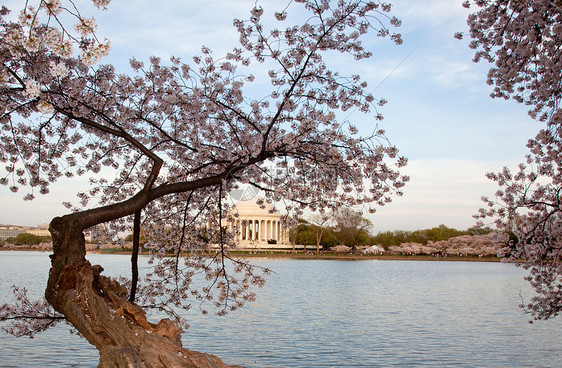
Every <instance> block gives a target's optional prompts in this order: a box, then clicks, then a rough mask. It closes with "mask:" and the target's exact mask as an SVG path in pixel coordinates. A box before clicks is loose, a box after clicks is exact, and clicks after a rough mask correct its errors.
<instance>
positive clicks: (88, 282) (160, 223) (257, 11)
mask: <svg viewBox="0 0 562 368" xmlns="http://www.w3.org/2000/svg"><path fill="white" fill-rule="evenodd" d="M92 2H93V3H94V5H96V6H97V7H99V8H105V7H106V6H108V4H109V0H92ZM32 3H35V6H32ZM77 5H78V4H77V2H75V1H72V0H66V1H64V0H36V1H35V2H33V1H26V2H24V4H23V6H24V9H23V10H21V11H20V13H19V17H18V18H17V20H9V17H8V16H9V15H10V14H9V10H8V9H6V8H5V7H2V9H1V10H0V15H1V16H2V18H1V20H0V39H1V42H0V58H1V60H0V101H1V102H0V124H1V129H0V162H1V163H2V164H3V165H2V170H3V171H2V173H1V176H0V183H1V184H3V185H6V186H9V187H10V189H11V190H12V191H13V192H19V191H21V190H25V191H26V193H25V194H24V199H25V200H32V199H33V198H34V196H36V195H37V194H46V193H48V192H49V185H50V184H51V183H53V182H56V181H58V180H64V179H67V178H73V177H75V176H80V175H87V176H88V177H89V178H90V183H91V187H90V188H89V189H85V188H82V191H81V192H80V193H79V194H78V195H79V199H80V206H79V207H72V205H70V204H68V206H69V208H71V207H72V209H73V210H72V211H71V212H70V213H69V214H67V215H64V216H61V217H56V218H55V219H53V220H52V221H51V223H50V227H49V229H50V231H51V234H52V237H53V248H54V250H53V254H52V256H51V260H52V268H51V270H50V274H49V281H48V285H47V289H46V292H45V296H46V300H47V302H48V304H45V303H40V302H39V303H37V305H36V307H32V308H31V309H30V310H25V311H23V310H22V308H23V306H24V305H26V306H29V304H28V303H27V302H26V296H25V290H22V289H17V290H16V293H17V295H18V300H19V302H18V303H19V304H16V305H15V306H10V305H4V306H2V307H1V309H0V319H2V320H12V321H14V324H13V325H12V330H11V331H12V332H13V333H15V334H29V335H31V334H33V333H34V332H36V331H38V330H42V329H44V328H46V327H48V326H50V325H52V324H53V323H54V322H56V321H58V320H60V319H65V320H66V321H68V322H69V323H70V324H72V325H73V326H74V327H75V328H76V329H77V330H78V331H79V332H80V334H81V335H82V336H84V337H85V338H86V339H87V340H88V341H89V342H90V343H91V344H93V345H95V346H96V347H97V349H98V350H99V352H100V367H109V366H111V367H114V366H119V367H125V366H127V367H129V366H135V367H141V366H142V367H144V366H146V367H149V366H150V367H156V366H166V367H178V366H182V367H191V366H193V367H222V366H224V364H223V363H222V362H221V361H220V360H219V359H218V358H216V357H213V356H210V355H206V354H201V353H196V352H192V351H189V350H187V349H184V348H182V346H181V341H180V339H181V332H182V327H185V321H184V320H183V319H182V318H181V317H180V315H179V314H178V312H177V311H178V310H181V309H189V308H190V306H191V303H197V304H198V305H200V307H201V309H202V310H203V311H204V312H206V308H207V307H205V306H206V305H211V306H213V305H214V306H216V307H217V308H218V309H217V311H218V312H217V313H218V314H224V313H226V312H227V311H231V310H234V309H236V308H239V307H241V306H242V305H244V303H245V302H247V301H251V300H253V299H254V298H255V296H254V293H253V291H252V289H251V287H252V286H256V285H257V286H261V285H262V284H263V283H264V278H263V272H266V273H267V270H260V269H256V268H255V267H252V266H251V265H249V264H247V263H245V262H243V261H242V260H239V259H231V258H229V257H228V254H227V252H226V250H227V249H228V247H230V246H232V244H233V238H234V235H235V234H233V233H229V232H228V231H226V229H227V228H228V226H225V224H228V223H229V222H234V221H235V220H236V218H235V214H233V213H232V212H231V211H230V210H231V207H232V204H231V203H230V202H229V201H228V193H229V192H230V191H232V190H234V189H236V188H237V185H240V184H244V185H250V186H252V187H255V188H257V189H259V190H261V191H262V192H263V193H264V195H265V199H264V201H267V202H270V203H276V202H278V201H280V200H284V201H285V203H287V205H286V210H287V211H288V212H289V213H292V214H294V215H299V214H302V211H304V210H305V209H309V210H312V211H316V210H320V209H330V208H336V207H338V206H342V205H352V206H362V207H364V208H365V209H369V210H371V211H374V207H375V206H376V205H378V204H381V205H382V204H384V203H386V202H388V201H390V197H391V196H392V195H394V194H397V195H400V194H401V188H402V187H403V186H404V184H405V182H407V181H408V177H407V176H402V175H400V174H399V172H398V168H399V167H401V166H403V165H405V164H406V159H405V158H402V157H399V156H398V152H397V149H396V148H395V147H394V146H392V145H390V144H389V143H388V141H387V140H386V138H385V137H384V132H383V131H381V130H378V129H377V128H376V127H375V125H373V132H372V134H370V135H367V136H360V135H359V134H358V129H357V128H356V127H355V126H354V125H352V124H351V123H350V122H349V121H342V120H341V119H340V117H339V114H338V112H341V111H347V110H350V109H352V108H353V109H358V110H360V111H361V112H364V113H372V114H374V116H375V118H374V119H381V118H382V117H381V115H380V113H379V112H378V110H377V109H378V106H380V105H383V104H384V102H385V101H384V100H383V99H377V98H375V97H374V96H373V95H371V94H370V93H369V92H368V90H367V83H366V82H364V81H363V80H361V78H360V77H359V76H357V75H352V76H345V75H341V74H340V73H338V72H337V71H335V70H332V69H331V68H330V66H329V63H328V62H326V55H330V54H333V53H341V54H344V55H348V56H349V57H350V58H351V59H354V60H362V59H367V58H369V57H371V53H370V52H369V51H367V50H365V49H364V47H363V45H362V43H361V39H362V38H364V37H365V36H366V35H367V34H368V32H370V31H371V32H372V31H374V32H376V35H377V36H380V37H389V38H391V39H392V40H393V41H394V42H396V43H397V44H399V43H401V39H400V35H399V34H395V33H393V32H392V31H391V30H390V28H392V27H394V26H398V25H399V21H398V20H397V19H396V18H394V17H392V16H390V15H389V11H390V10H391V6H390V5H389V4H386V3H381V2H378V1H377V2H371V1H363V0H350V1H337V2H336V1H329V0H295V1H292V2H290V4H289V5H288V6H287V7H286V8H284V9H281V10H280V11H278V12H276V13H274V15H275V19H276V21H275V22H277V23H276V24H273V25H272V26H271V27H269V26H268V25H266V24H263V23H262V21H261V18H262V16H263V14H264V12H265V10H264V9H263V8H262V7H260V6H259V5H256V6H255V7H254V8H253V9H252V10H251V14H250V19H249V20H245V21H242V20H235V21H234V26H235V29H236V30H237V32H238V33H239V36H240V44H239V45H238V46H237V47H235V48H233V49H232V51H231V52H228V53H227V54H226V55H224V56H222V57H215V56H214V55H213V52H212V51H211V50H210V49H209V48H207V47H203V48H202V49H201V54H200V55H197V56H195V57H193V59H192V62H191V64H188V63H185V62H183V61H182V60H181V59H180V58H179V57H173V58H171V60H170V61H169V62H163V61H162V60H161V59H159V58H156V57H152V58H151V59H150V60H149V61H148V62H143V61H139V60H136V59H131V62H130V65H131V67H132V70H133V72H132V73H130V74H119V73H117V72H116V70H115V68H114V67H113V66H112V65H104V64H100V60H101V59H102V58H103V56H104V55H106V54H107V53H108V52H109V48H110V44H109V41H107V40H101V39H100V38H99V37H98V35H97V34H96V24H95V20H94V19H93V18H86V17H85V16H84V15H82V14H81V13H80V11H79V10H78V7H77ZM12 10H15V11H18V9H12ZM291 12H294V13H297V14H299V15H300V14H303V13H306V14H307V15H306V16H305V17H304V19H306V21H305V22H304V23H302V24H291V23H290V19H291V18H290V17H289V15H290V14H291ZM71 18H72V19H75V20H76V22H77V23H76V25H75V26H74V28H72V27H70V26H69V23H68V20H69V19H71ZM284 23H287V24H286V25H285V26H284V28H282V29H280V28H276V27H278V26H282V25H283V24H284ZM252 70H256V71H259V70H265V71H266V72H265V73H263V75H258V76H254V75H253V74H252V73H251V72H252ZM267 71H268V72H267ZM263 85H269V92H267V93H265V94H264V95H263V96H260V97H256V96H257V95H258V94H259V93H261V92H262V91H263ZM253 86H254V87H255V86H257V87H256V88H252V87H253ZM111 177H113V179H110V178H111ZM101 224H103V226H100V225H101ZM87 229H90V230H93V231H102V230H104V231H106V232H108V231H110V232H112V234H115V233H117V232H131V231H132V232H133V234H134V236H133V238H134V249H133V255H132V260H131V269H132V275H131V280H119V281H118V280H114V279H111V278H108V277H106V276H103V275H102V271H103V269H102V267H101V266H96V265H91V264H90V263H89V262H88V261H87V260H86V259H85V242H84V235H83V232H84V231H85V230H87ZM141 229H142V231H143V238H144V240H146V244H145V247H148V248H149V249H150V252H151V255H152V260H151V264H152V271H151V272H150V273H149V274H148V275H146V277H145V278H142V280H140V278H139V275H138V266H137V255H138V244H139V237H140V231H141ZM105 236H111V234H110V235H107V234H105ZM228 262H230V265H229V264H228ZM199 274H202V275H203V276H204V278H205V279H206V280H207V282H208V285H207V286H205V287H203V288H202V289H196V288H194V287H192V280H193V279H194V278H195V277H196V276H197V275H199ZM51 307H52V308H53V309H50V308H51ZM28 309H29V308H28ZM149 309H156V310H158V311H162V312H166V313H168V314H169V315H170V317H171V319H169V318H167V319H162V320H161V321H160V322H158V323H157V324H155V323H151V322H149V321H148V320H147V317H146V311H147V310H149ZM24 316H25V317H33V321H34V322H33V323H28V322H27V320H25V319H23V320H22V319H21V318H23V317H24ZM38 321H39V322H38ZM41 321H43V322H41Z"/></svg>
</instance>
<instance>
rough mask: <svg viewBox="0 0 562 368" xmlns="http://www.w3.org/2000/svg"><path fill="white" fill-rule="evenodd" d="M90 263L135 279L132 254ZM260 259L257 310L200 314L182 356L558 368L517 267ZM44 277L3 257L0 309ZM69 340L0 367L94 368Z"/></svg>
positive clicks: (64, 337)
mask: <svg viewBox="0 0 562 368" xmlns="http://www.w3.org/2000/svg"><path fill="white" fill-rule="evenodd" d="M88 257H89V259H90V260H91V261H92V263H95V264H101V265H102V266H104V268H105V269H106V272H107V273H110V274H116V273H119V272H124V273H127V272H128V271H127V270H128V268H127V267H128V261H129V257H128V256H117V255H94V256H88ZM252 261H253V262H254V263H256V264H259V265H261V266H265V267H269V268H271V269H272V270H273V271H274V272H275V274H273V275H270V276H269V277H268V283H267V284H266V286H265V287H264V288H263V289H260V290H258V298H257V301H256V302H254V303H251V304H249V305H247V306H246V307H244V308H242V309H240V310H237V311H235V312H232V313H230V314H228V315H227V316H226V317H217V316H214V315H212V314H209V315H206V316H204V315H201V314H200V313H199V308H198V307H194V308H193V309H192V311H190V312H189V313H188V314H187V318H188V319H189V320H190V323H191V328H190V329H189V330H187V331H186V332H185V334H184V335H183V343H184V346H185V347H187V348H189V349H193V350H198V351H204V352H208V353H212V354H216V355H218V356H219V357H221V358H222V359H223V360H224V361H225V362H226V363H227V364H239V365H243V366H245V367H248V368H250V367H553V368H554V367H562V318H560V317H559V318H557V319H554V320H551V321H546V322H537V323H535V324H532V325H530V324H529V323H528V319H529V316H527V315H524V314H523V313H522V312H521V310H520V309H519V308H518V304H519V303H520V302H521V298H523V299H525V300H527V299H529V298H530V297H531V296H532V293H531V290H530V288H529V286H528V285H527V283H526V282H525V281H524V280H523V276H524V275H525V271H524V270H522V269H520V268H516V267H515V266H513V265H510V264H503V263H472V262H421V261H377V260H364V261H328V260H288V259H268V258H258V259H252ZM142 262H144V264H145V265H146V258H144V259H143V260H142ZM142 262H141V263H142ZM48 268H49V259H48V254H47V253H38V252H28V253H26V252H0V304H1V303H4V302H8V301H12V300H13V297H12V296H11V291H10V289H11V285H12V284H14V283H17V284H18V285H20V286H26V287H27V288H28V289H29V293H30V294H32V295H42V293H43V288H44V285H45V282H46V277H47V272H48ZM69 330H70V327H69V326H68V325H65V324H60V325H58V326H57V327H56V328H54V329H51V330H50V331H48V332H45V333H43V334H40V335H38V336H37V337H36V338H35V339H32V340H30V339H28V338H14V337H11V336H7V335H5V334H1V335H0V367H2V368H7V367H96V366H97V362H98V354H97V351H96V350H95V348H93V347H92V346H90V345H89V344H88V343H87V342H85V340H83V339H81V338H80V337H78V336H76V335H72V334H70V333H69Z"/></svg>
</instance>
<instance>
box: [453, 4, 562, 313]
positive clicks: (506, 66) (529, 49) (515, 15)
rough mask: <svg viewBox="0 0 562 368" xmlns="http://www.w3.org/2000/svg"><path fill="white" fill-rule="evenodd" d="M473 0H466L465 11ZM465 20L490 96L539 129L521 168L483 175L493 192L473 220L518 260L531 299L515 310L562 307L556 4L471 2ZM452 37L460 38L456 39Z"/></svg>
mask: <svg viewBox="0 0 562 368" xmlns="http://www.w3.org/2000/svg"><path fill="white" fill-rule="evenodd" d="M471 3H472V2H469V1H466V2H465V3H464V6H465V7H470V6H471ZM473 3H474V4H475V5H476V6H478V11H476V12H475V13H473V14H471V15H470V16H469V18H468V24H469V27H470V37H471V38H472V42H471V43H470V47H472V48H473V49H475V50H476V53H475V58H474V60H475V61H479V60H486V61H488V62H490V63H492V64H493V66H492V67H491V68H490V70H489V72H488V84H490V85H493V86H494V89H493V92H492V94H491V96H492V97H500V98H505V99H509V98H513V99H514V100H516V101H517V102H520V103H523V104H525V105H528V106H529V107H530V111H529V114H530V115H531V116H532V117H533V118H536V119H537V120H539V121H541V122H543V123H544V124H545V126H544V127H543V128H542V129H541V130H540V131H539V133H538V134H537V136H536V137H535V138H533V139H531V140H529V143H528V145H527V146H528V147H529V150H530V153H529V154H528V155H527V158H526V163H523V164H520V165H519V168H518V169H517V170H516V171H515V172H512V171H511V170H509V169H508V168H504V169H503V171H502V172H499V173H489V174H488V177H489V178H490V179H491V180H493V181H496V182H497V184H498V186H499V187H500V189H499V190H498V192H497V193H496V195H495V199H489V198H484V199H483V200H484V202H485V203H486V204H487V206H486V208H484V209H482V210H481V211H480V214H479V216H478V217H479V218H481V219H485V218H493V219H495V224H496V226H497V228H498V229H500V230H504V231H506V232H507V233H509V232H512V233H513V234H514V235H515V237H516V239H517V240H515V241H513V240H510V239H509V237H508V236H507V235H505V237H504V238H503V239H502V240H501V241H502V242H504V243H505V245H506V247H505V254H506V256H508V257H510V258H511V259H513V260H517V259H524V261H525V263H524V267H526V268H528V269H529V270H530V274H529V276H528V277H527V278H528V280H529V281H530V283H531V285H532V286H533V287H534V289H535V291H536V295H535V296H534V297H533V298H532V299H531V300H530V301H529V302H528V303H526V304H525V305H522V307H523V308H525V309H526V310H527V311H528V312H530V313H531V314H532V316H533V319H548V318H552V317H555V316H557V315H558V314H559V313H560V311H561V310H562V111H561V110H560V102H561V97H562V73H561V70H562V48H561V47H560V46H561V45H562V2H561V1H559V0H523V1H516V0H487V1H485V0H478V1H474V2H473ZM457 36H458V37H459V38H461V37H462V35H461V34H458V35H457Z"/></svg>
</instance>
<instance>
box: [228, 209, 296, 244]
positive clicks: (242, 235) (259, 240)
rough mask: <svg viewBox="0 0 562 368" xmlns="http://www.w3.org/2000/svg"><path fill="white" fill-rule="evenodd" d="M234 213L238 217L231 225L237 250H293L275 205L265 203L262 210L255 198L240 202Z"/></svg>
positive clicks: (230, 228)
mask: <svg viewBox="0 0 562 368" xmlns="http://www.w3.org/2000/svg"><path fill="white" fill-rule="evenodd" d="M232 212H233V214H236V215H238V217H236V220H235V222H233V223H230V224H229V230H230V232H231V233H234V234H235V239H234V240H235V243H236V248H237V249H267V248H270V249H273V248H277V249H279V248H287V249H288V248H291V245H290V243H289V236H288V234H287V231H286V230H285V229H283V226H282V225H281V214H280V213H279V211H277V210H274V209H273V205H271V204H269V203H265V208H261V207H260V206H259V205H258V204H257V203H256V198H253V199H252V200H248V201H240V202H238V203H237V204H236V205H235V206H234V208H233V209H232Z"/></svg>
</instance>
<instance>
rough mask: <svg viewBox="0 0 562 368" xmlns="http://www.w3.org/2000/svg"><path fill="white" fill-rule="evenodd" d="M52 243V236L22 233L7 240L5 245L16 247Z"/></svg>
mask: <svg viewBox="0 0 562 368" xmlns="http://www.w3.org/2000/svg"><path fill="white" fill-rule="evenodd" d="M51 241H52V239H51V237H50V236H39V235H34V234H30V233H21V234H18V236H16V237H11V238H7V239H6V240H5V241H4V244H14V245H38V244H40V243H50V242H51Z"/></svg>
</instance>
